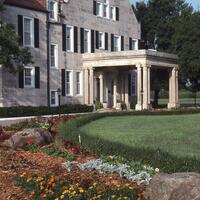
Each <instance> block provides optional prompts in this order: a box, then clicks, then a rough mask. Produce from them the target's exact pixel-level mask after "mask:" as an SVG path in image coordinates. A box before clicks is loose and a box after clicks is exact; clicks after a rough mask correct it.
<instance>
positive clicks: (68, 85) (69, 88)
mask: <svg viewBox="0 0 200 200" xmlns="http://www.w3.org/2000/svg"><path fill="white" fill-rule="evenodd" d="M66 95H67V96H72V95H73V91H72V71H66Z"/></svg>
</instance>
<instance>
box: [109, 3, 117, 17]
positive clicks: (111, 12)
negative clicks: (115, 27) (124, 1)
mask: <svg viewBox="0 0 200 200" xmlns="http://www.w3.org/2000/svg"><path fill="white" fill-rule="evenodd" d="M110 19H112V20H116V11H115V7H112V6H111V7H110Z"/></svg>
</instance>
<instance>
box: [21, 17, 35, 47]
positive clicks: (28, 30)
mask: <svg viewBox="0 0 200 200" xmlns="http://www.w3.org/2000/svg"><path fill="white" fill-rule="evenodd" d="M23 25H24V32H23V38H24V41H23V44H24V46H26V47H33V46H34V20H33V18H29V17H24V20H23Z"/></svg>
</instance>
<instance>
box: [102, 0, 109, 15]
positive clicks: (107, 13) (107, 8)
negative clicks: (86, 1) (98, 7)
mask: <svg viewBox="0 0 200 200" xmlns="http://www.w3.org/2000/svg"><path fill="white" fill-rule="evenodd" d="M103 11H104V12H103V13H104V14H103V16H104V17H105V18H109V3H108V0H104V4H103Z"/></svg>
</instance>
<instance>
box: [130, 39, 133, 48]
mask: <svg viewBox="0 0 200 200" xmlns="http://www.w3.org/2000/svg"><path fill="white" fill-rule="evenodd" d="M132 48H133V47H132V38H129V50H132Z"/></svg>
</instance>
